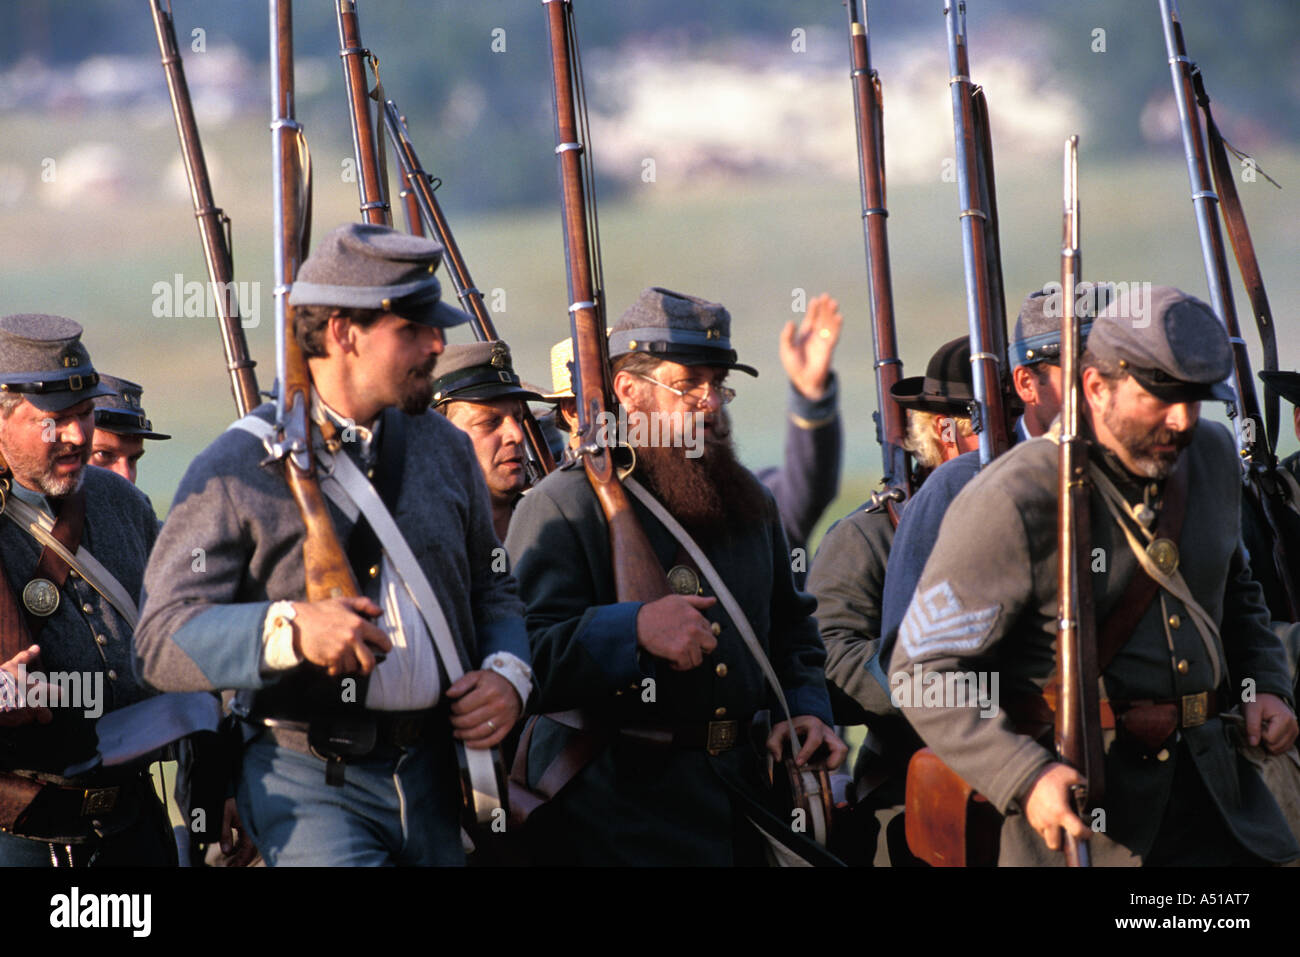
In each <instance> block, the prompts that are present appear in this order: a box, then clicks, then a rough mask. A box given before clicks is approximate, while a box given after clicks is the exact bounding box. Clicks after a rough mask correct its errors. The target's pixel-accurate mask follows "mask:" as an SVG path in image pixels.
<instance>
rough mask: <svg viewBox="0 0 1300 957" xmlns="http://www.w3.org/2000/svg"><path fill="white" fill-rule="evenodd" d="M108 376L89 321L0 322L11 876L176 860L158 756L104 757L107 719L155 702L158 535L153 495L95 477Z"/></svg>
mask: <svg viewBox="0 0 1300 957" xmlns="http://www.w3.org/2000/svg"><path fill="white" fill-rule="evenodd" d="M99 380H100V377H99V374H98V373H97V372H96V371H95V367H94V366H93V365H92V364H91V361H90V355H89V354H88V353H87V352H86V347H85V346H84V345H82V343H81V326H80V325H79V324H77V323H76V322H73V321H72V320H71V319H64V318H62V317H61V316H49V315H16V316H5V317H4V318H0V453H3V456H4V462H5V464H6V465H7V472H8V474H6V475H4V477H3V490H4V492H5V497H6V498H7V502H6V503H5V506H6V507H5V508H4V515H3V517H0V561H2V562H3V567H4V575H3V576H0V589H3V593H2V594H0V663H2V664H0V829H2V830H3V832H4V833H0V864H5V865H20V866H25V867H49V866H52V865H54V866H65V867H66V866H71V865H74V864H75V865H77V866H82V865H85V864H91V863H94V864H98V865H117V866H120V865H168V864H175V862H176V857H175V847H174V845H173V843H172V835H171V826H170V825H169V824H168V822H167V814H166V812H165V811H164V810H163V807H162V805H161V804H160V803H159V802H158V798H157V797H156V796H155V794H154V788H153V782H152V779H151V777H150V774H149V768H148V758H146V759H144V760H143V761H140V760H137V761H133V762H129V763H127V764H125V765H119V766H116V767H112V768H104V767H100V766H99V760H98V758H97V750H98V740H97V736H96V721H97V719H99V718H100V717H101V716H102V715H103V714H105V713H106V712H112V711H117V710H118V709H121V708H124V707H126V706H127V705H131V704H135V703H136V702H139V701H141V700H143V699H144V698H146V697H148V696H149V694H150V692H149V691H148V689H147V688H146V687H145V686H144V684H143V683H142V682H141V681H140V680H139V679H138V678H137V677H136V676H135V673H134V671H133V670H132V668H131V658H132V629H133V626H134V623H135V612H136V609H135V603H136V601H138V599H139V597H140V589H141V583H142V581H143V578H144V567H145V562H146V561H147V559H148V557H149V550H150V548H152V547H153V543H154V538H155V537H156V535H157V528H158V520H157V517H156V516H155V515H154V511H153V506H152V505H150V504H149V500H148V498H146V497H145V495H144V494H143V493H142V492H140V491H138V490H137V489H136V488H134V487H133V486H132V485H131V483H129V482H127V481H126V480H124V479H122V478H120V477H119V476H117V475H113V474H111V473H110V472H108V471H106V470H103V469H92V468H87V467H86V464H87V462H88V461H89V459H90V453H91V435H92V433H93V432H94V428H95V426H94V400H95V399H96V398H98V397H100V396H105V395H112V394H113V390H112V389H109V388H107V387H106V386H104V385H103V384H101V383H100V381H99ZM41 534H43V535H44V536H45V537H44V538H42V537H40V536H41ZM51 535H52V537H53V539H54V540H55V541H54V542H53V544H50V543H49V537H50V536H51ZM63 555H68V556H69V557H71V559H72V561H71V562H69V561H67V560H65V558H63V557H61V556H63ZM91 562H93V564H91ZM20 596H21V600H20Z"/></svg>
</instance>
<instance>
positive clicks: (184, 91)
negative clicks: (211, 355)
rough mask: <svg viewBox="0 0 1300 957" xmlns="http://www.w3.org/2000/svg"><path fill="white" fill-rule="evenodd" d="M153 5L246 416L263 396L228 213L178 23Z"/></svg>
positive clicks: (224, 342) (239, 406)
mask: <svg viewBox="0 0 1300 957" xmlns="http://www.w3.org/2000/svg"><path fill="white" fill-rule="evenodd" d="M150 10H151V11H152V13H153V25H154V32H155V33H156V34H157V37H158V49H159V51H160V52H161V55H162V67H163V73H164V74H165V75H166V77H167V92H168V94H169V96H170V98H171V104H172V116H173V117H174V118H175V120H176V135H177V136H178V137H179V138H180V146H181V159H182V160H183V161H184V163H185V178H186V180H187V181H188V182H189V186H190V200H191V201H192V202H193V204H194V217H195V220H196V221H197V223H198V227H199V240H200V242H201V243H202V245H203V259H204V261H205V263H206V264H207V269H208V280H209V282H211V284H212V298H213V302H214V303H215V304H216V309H217V326H218V329H219V330H220V332H221V347H222V350H223V352H224V353H225V357H226V371H227V372H228V373H229V374H230V388H231V392H232V393H233V394H234V397H235V409H236V411H237V412H238V414H239V415H240V416H244V415H247V414H248V412H249V411H250V410H251V409H253V408H255V407H256V406H257V405H258V404H259V403H260V401H261V400H260V396H259V395H258V391H257V375H256V373H255V372H254V371H253V369H254V367H255V366H256V365H257V363H256V362H254V361H253V360H252V359H251V358H250V357H249V354H248V342H247V340H246V339H245V338H244V328H243V325H242V324H241V323H240V318H239V312H240V311H239V298H238V295H237V293H236V291H235V281H234V279H235V277H234V271H235V270H234V260H233V257H232V255H231V251H230V236H229V227H230V218H229V217H228V216H226V214H225V213H224V212H223V211H222V210H221V209H220V208H219V207H218V206H217V205H216V201H215V200H214V199H213V197H212V181H211V180H210V179H209V177H208V164H207V161H206V160H205V159H204V157H203V143H202V142H201V141H200V139H199V125H198V121H197V120H196V119H195V118H194V105H193V103H192V102H191V100H190V88H189V84H188V83H186V81H185V65H184V62H183V61H182V60H181V54H180V48H179V46H178V45H177V43H176V25H175V23H174V21H173V19H172V13H171V8H170V4H168V7H167V9H163V0H151V3H150Z"/></svg>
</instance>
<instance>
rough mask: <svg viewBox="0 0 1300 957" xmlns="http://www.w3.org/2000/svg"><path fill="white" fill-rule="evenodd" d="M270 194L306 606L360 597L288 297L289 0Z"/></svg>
mask: <svg viewBox="0 0 1300 957" xmlns="http://www.w3.org/2000/svg"><path fill="white" fill-rule="evenodd" d="M270 11H271V102H272V104H273V105H274V109H273V112H272V116H271V194H272V203H273V206H274V210H273V213H274V216H275V238H274V242H273V250H274V260H275V294H274V301H275V346H276V348H275V357H276V372H277V375H278V380H279V388H278V389H277V390H276V396H275V426H276V434H275V437H274V441H273V443H272V447H271V448H270V452H271V455H272V456H273V457H274V458H277V459H282V460H283V461H284V470H285V478H286V480H287V482H288V484H289V490H290V492H291V493H292V494H293V498H294V501H295V502H296V503H297V505H298V511H299V512H300V513H301V515H302V520H303V524H304V525H305V526H306V537H305V539H304V541H303V548H302V552H303V566H304V568H305V570H306V574H307V583H306V584H307V600H308V601H320V600H323V599H326V598H343V597H352V596H356V595H360V594H361V589H360V588H358V587H357V580H356V577H355V576H354V575H353V574H352V568H351V566H350V565H349V564H348V560H347V555H346V554H345V553H344V551H343V546H342V544H341V543H340V542H339V538H338V533H337V531H336V530H335V528H334V523H333V521H332V520H331V519H330V514H329V509H328V508H327V506H326V504H325V497H324V495H323V494H322V492H321V488H320V483H319V481H318V480H317V478H316V466H315V458H314V456H313V455H312V451H311V370H310V369H309V368H308V366H307V357H306V356H305V355H304V354H303V351H302V347H301V346H300V345H299V344H298V339H297V337H296V336H295V335H294V334H293V307H292V306H290V305H289V290H290V289H291V288H292V287H293V281H294V277H295V276H297V274H298V267H299V266H300V265H302V261H303V259H305V258H306V255H307V243H308V233H309V226H308V222H309V215H310V214H309V212H308V211H309V209H310V202H311V200H310V196H311V186H310V181H311V158H310V155H309V153H308V151H307V140H306V137H305V136H304V135H303V129H302V125H301V124H300V123H298V121H297V120H296V119H294V87H293V7H292V0H270Z"/></svg>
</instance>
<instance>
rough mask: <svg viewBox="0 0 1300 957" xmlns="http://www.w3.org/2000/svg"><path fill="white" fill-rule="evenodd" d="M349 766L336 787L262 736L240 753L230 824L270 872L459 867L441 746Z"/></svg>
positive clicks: (450, 783) (446, 754) (451, 782)
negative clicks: (238, 822)
mask: <svg viewBox="0 0 1300 957" xmlns="http://www.w3.org/2000/svg"><path fill="white" fill-rule="evenodd" d="M435 747H436V749H437V752H438V753H435V750H434V748H431V747H430V746H428V745H425V746H422V747H420V748H416V749H414V750H410V751H403V752H400V756H398V757H395V758H389V759H377V760H372V759H361V760H357V761H349V762H348V764H347V767H346V769H345V771H344V779H343V785H342V787H335V786H332V785H328V784H326V783H325V761H324V760H323V759H321V758H318V757H315V756H314V755H310V754H303V753H302V752H300V751H294V750H292V749H290V748H283V747H280V746H278V745H277V744H276V743H275V742H274V741H272V740H271V739H270V738H269V737H268V736H266V735H263V736H261V737H258V738H256V739H254V740H253V741H252V742H250V743H249V744H248V746H247V747H246V748H245V750H244V760H243V765H242V768H241V771H240V780H239V790H238V798H237V801H238V807H239V816H240V817H241V818H242V819H243V822H244V826H245V827H246V828H247V829H248V833H249V835H250V836H251V837H252V839H253V843H254V844H256V845H257V849H258V850H259V851H260V852H261V854H262V857H263V858H264V859H265V860H266V863H267V864H268V865H269V866H271V867H277V866H285V867H294V866H298V867H304V866H305V867H339V866H342V867H384V866H393V865H405V866H417V867H429V866H459V865H464V863H465V851H464V848H463V846H462V844H461V839H460V816H459V815H460V792H459V784H458V782H457V779H456V762H455V759H454V757H453V756H452V753H451V745H450V741H448V742H447V744H446V746H441V745H439V746H435Z"/></svg>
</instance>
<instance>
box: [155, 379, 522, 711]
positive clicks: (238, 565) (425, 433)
mask: <svg viewBox="0 0 1300 957" xmlns="http://www.w3.org/2000/svg"><path fill="white" fill-rule="evenodd" d="M253 414H254V415H257V416H258V417H260V418H263V419H265V420H267V421H269V420H270V418H271V416H272V408H271V406H270V405H269V404H268V405H263V406H261V407H260V408H258V409H257V410H255V412H254V413H253ZM402 419H403V421H404V423H405V428H404V431H405V435H406V438H405V456H404V462H403V463H402V464H401V465H400V468H401V472H402V475H401V479H400V485H398V486H397V491H396V502H395V507H393V508H392V512H393V517H394V519H395V520H396V522H397V525H398V527H399V528H401V530H402V532H403V534H404V536H405V538H406V541H407V543H408V544H409V545H410V547H411V550H412V551H413V552H414V553H415V556H416V559H417V560H418V561H419V562H420V564H421V566H422V567H423V569H424V571H425V573H426V575H427V576H428V578H429V581H430V583H431V584H432V586H433V589H434V591H435V593H436V594H437V596H438V600H439V602H440V603H441V605H442V608H443V611H444V612H445V613H446V616H447V621H448V623H449V624H450V626H451V628H452V630H453V632H454V633H455V634H456V635H457V636H458V637H459V639H460V640H461V642H463V644H464V646H465V647H466V649H467V650H468V652H469V655H470V659H471V662H473V664H474V665H475V666H477V664H478V663H479V662H480V661H481V660H482V658H483V657H484V656H486V655H489V654H492V653H495V652H510V653H511V654H514V655H516V656H517V657H518V658H519V659H520V660H522V661H524V662H527V661H528V660H529V655H528V638H527V634H526V632H525V630H524V623H523V605H522V603H521V602H520V601H519V599H518V597H517V596H516V591H515V583H514V579H513V578H512V577H511V576H510V573H509V571H508V570H507V563H506V560H505V552H504V550H500V548H501V547H500V543H499V542H498V541H497V539H496V535H495V534H494V532H493V530H492V513H491V507H490V505H489V502H488V494H487V487H486V486H485V485H484V484H483V477H482V473H481V472H480V471H479V467H478V462H477V460H476V459H475V458H474V452H473V446H472V445H471V444H470V440H469V438H468V436H466V435H465V434H464V433H463V432H461V431H460V430H459V429H457V428H456V427H455V426H454V425H452V424H451V423H450V422H448V421H447V420H446V419H445V418H443V417H442V416H440V415H437V414H435V413H433V412H425V413H423V414H421V415H418V416H403V417H402ZM384 431H386V430H381V433H380V437H379V438H378V439H377V441H379V442H383V441H385V440H386V438H387V436H385V435H384ZM316 437H317V439H318V438H319V436H318V435H317V436H316ZM344 448H345V450H347V452H348V454H350V455H353V456H354V457H357V456H358V451H357V448H356V443H345V444H344ZM265 458H266V452H265V450H264V448H263V447H262V445H261V443H260V441H259V440H258V439H257V438H255V437H254V436H252V435H251V434H249V433H248V432H245V431H243V430H241V429H229V430H227V431H226V432H224V433H222V434H221V435H220V436H219V437H218V438H217V439H216V441H214V442H213V443H212V444H211V445H209V446H208V448H207V449H205V450H204V451H203V452H202V453H201V454H200V455H199V456H198V457H197V458H196V459H195V460H194V461H193V462H192V463H191V464H190V467H189V469H188V471H187V472H186V473H185V477H184V478H183V479H182V480H181V484H180V488H179V490H178V491H177V494H176V500H175V502H174V503H173V504H172V509H171V512H170V514H169V515H168V516H167V521H166V523H165V524H164V525H163V529H162V532H161V534H160V535H159V537H158V544H157V547H156V548H155V550H154V553H153V557H152V559H151V560H150V562H149V568H148V570H147V572H146V575H145V595H146V597H145V599H144V608H143V610H142V614H141V621H140V628H139V630H138V634H137V638H136V654H137V659H136V660H137V666H138V668H139V670H140V673H141V675H142V676H143V678H144V680H145V681H147V682H148V683H149V684H150V685H152V686H153V687H155V688H159V689H161V690H167V691H193V690H209V689H226V688H233V689H240V690H241V691H242V692H244V693H243V694H241V695H240V706H241V709H248V710H249V711H251V712H254V713H266V714H271V713H277V714H281V715H283V714H285V713H286V711H296V712H298V714H299V715H300V716H302V717H308V716H309V714H310V713H311V712H312V710H313V708H314V706H315V705H316V704H318V703H319V701H320V697H319V695H320V694H321V693H322V680H327V679H324V676H323V673H322V672H321V671H320V669H318V668H316V667H315V666H313V665H310V664H306V663H305V664H302V665H299V666H298V667H297V668H294V669H291V670H290V671H288V672H286V673H284V674H283V675H269V676H266V675H263V674H262V672H261V669H260V664H261V660H262V631H263V623H264V620H265V618H266V613H267V609H268V608H269V607H270V606H271V603H272V602H274V601H278V600H282V599H283V600H291V601H299V600H302V599H303V598H304V596H305V592H306V587H305V573H304V570H303V559H302V546H303V538H304V527H303V523H302V519H301V517H300V515H299V512H298V508H297V506H296V504H295V503H294V500H293V498H292V496H291V495H290V492H289V488H288V485H287V484H286V483H285V480H284V473H283V467H282V466H281V465H279V464H278V463H277V464H272V465H264V464H262V463H263V460H264V459H265ZM383 461H384V459H383V456H382V454H381V456H380V462H381V463H382V462H383ZM379 468H380V469H381V470H382V468H383V467H382V465H381V466H379ZM383 479H384V476H383V475H380V474H376V475H375V477H374V481H375V483H376V485H377V486H379V485H381V484H382V481H383ZM327 501H328V500H327ZM328 507H329V511H330V517H331V518H332V519H333V522H334V527H335V529H336V530H337V531H338V534H339V538H340V541H342V542H345V543H347V542H349V537H350V535H351V533H352V531H353V523H352V522H351V521H349V520H348V519H347V518H346V517H345V516H344V515H343V514H342V513H341V512H340V511H339V510H338V509H337V508H336V507H335V506H334V504H333V503H332V502H328ZM349 547H350V546H349ZM359 583H360V584H361V586H362V590H363V591H364V593H365V594H366V595H368V596H369V597H371V598H372V599H373V598H376V597H377V595H378V587H379V583H378V581H376V580H374V579H373V578H371V577H369V576H367V575H362V576H359ZM335 687H337V686H336V685H335ZM358 700H362V701H364V694H361V695H359V696H358Z"/></svg>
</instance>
